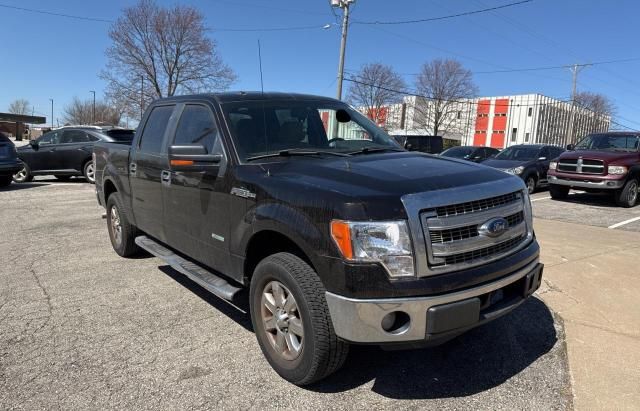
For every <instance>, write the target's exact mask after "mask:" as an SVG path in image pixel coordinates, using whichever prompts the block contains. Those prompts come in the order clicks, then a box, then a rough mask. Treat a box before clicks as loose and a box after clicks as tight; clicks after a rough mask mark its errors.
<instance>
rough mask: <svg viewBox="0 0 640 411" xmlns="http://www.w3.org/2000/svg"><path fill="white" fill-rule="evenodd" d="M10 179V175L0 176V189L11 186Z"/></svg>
mask: <svg viewBox="0 0 640 411" xmlns="http://www.w3.org/2000/svg"><path fill="white" fill-rule="evenodd" d="M12 177H13V176H11V175H8V176H0V187H8V186H9V184H11V180H12Z"/></svg>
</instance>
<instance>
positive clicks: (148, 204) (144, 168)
mask: <svg viewBox="0 0 640 411" xmlns="http://www.w3.org/2000/svg"><path fill="white" fill-rule="evenodd" d="M174 108H175V105H166V106H156V107H154V108H153V109H152V110H151V113H150V114H149V116H148V117H147V121H146V124H145V126H144V129H143V131H142V135H141V137H140V139H139V141H138V145H137V147H136V149H135V150H132V154H131V157H130V159H129V177H130V182H131V183H130V184H131V199H132V200H131V202H132V206H133V215H134V218H135V222H136V226H137V227H138V228H140V229H141V230H142V231H144V232H145V233H147V234H149V235H150V236H152V237H155V238H157V239H159V240H161V241H166V238H165V235H164V226H163V221H162V218H163V209H164V205H163V200H162V184H161V173H162V170H165V169H167V168H168V167H169V159H168V157H167V152H166V149H165V143H164V141H165V135H166V134H167V128H168V127H169V125H170V119H171V115H172V114H173V111H174Z"/></svg>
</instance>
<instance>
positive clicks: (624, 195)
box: [616, 178, 640, 208]
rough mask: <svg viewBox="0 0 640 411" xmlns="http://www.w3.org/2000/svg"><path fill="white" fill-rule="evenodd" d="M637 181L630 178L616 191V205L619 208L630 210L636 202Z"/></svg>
mask: <svg viewBox="0 0 640 411" xmlns="http://www.w3.org/2000/svg"><path fill="white" fill-rule="evenodd" d="M639 187H640V186H639V184H638V180H637V179H635V178H630V179H629V181H627V182H626V184H625V185H624V187H622V189H620V190H618V191H616V204H618V205H619V206H620V207H625V208H630V207H633V206H635V205H636V203H637V201H638V188H639Z"/></svg>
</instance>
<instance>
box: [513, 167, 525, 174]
mask: <svg viewBox="0 0 640 411" xmlns="http://www.w3.org/2000/svg"><path fill="white" fill-rule="evenodd" d="M523 171H524V167H522V166H520V167H516V168H514V169H513V173H514V174H517V175H520V174H522V172H523Z"/></svg>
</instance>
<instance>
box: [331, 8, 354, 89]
mask: <svg viewBox="0 0 640 411" xmlns="http://www.w3.org/2000/svg"><path fill="white" fill-rule="evenodd" d="M355 1H356V0H331V6H332V7H337V8H341V9H342V36H341V38H340V60H339V62H338V90H337V92H336V98H337V99H338V100H341V99H342V82H343V80H344V56H345V53H346V50H347V34H348V32H349V6H350V5H351V4H352V3H355Z"/></svg>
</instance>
